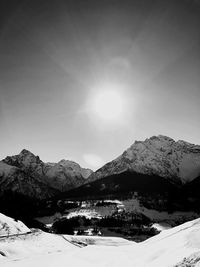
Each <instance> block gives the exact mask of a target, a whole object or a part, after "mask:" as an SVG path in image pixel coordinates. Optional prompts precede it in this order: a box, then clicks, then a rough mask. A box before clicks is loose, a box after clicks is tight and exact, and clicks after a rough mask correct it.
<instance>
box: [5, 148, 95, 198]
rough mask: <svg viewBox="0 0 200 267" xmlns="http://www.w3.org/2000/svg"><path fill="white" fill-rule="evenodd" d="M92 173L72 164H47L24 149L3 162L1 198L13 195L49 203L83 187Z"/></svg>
mask: <svg viewBox="0 0 200 267" xmlns="http://www.w3.org/2000/svg"><path fill="white" fill-rule="evenodd" d="M91 173H92V171H91V170H89V169H84V168H81V167H80V165H79V164H77V163H75V162H72V161H69V160H61V161H60V162H58V163H44V162H43V161H41V160H40V158H39V157H38V156H35V155H34V154H33V153H31V152H30V151H28V150H25V149H24V150H22V151H21V153H20V154H19V155H15V156H8V157H6V158H5V159H4V160H2V161H0V195H2V194H3V193H4V192H6V191H12V192H17V193H20V194H23V195H26V196H29V197H31V198H36V199H46V198H50V197H52V196H54V195H56V194H58V193H59V192H63V191H67V190H69V189H72V188H75V187H77V186H79V185H81V184H82V183H83V182H84V181H85V179H86V178H87V177H88V176H89V175H90V174H91Z"/></svg>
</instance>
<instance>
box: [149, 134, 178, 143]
mask: <svg viewBox="0 0 200 267" xmlns="http://www.w3.org/2000/svg"><path fill="white" fill-rule="evenodd" d="M146 140H163V141H169V142H175V141H174V139H172V138H171V137H169V136H166V135H162V134H159V135H154V136H151V137H150V138H149V139H146ZM146 140H145V141H146Z"/></svg>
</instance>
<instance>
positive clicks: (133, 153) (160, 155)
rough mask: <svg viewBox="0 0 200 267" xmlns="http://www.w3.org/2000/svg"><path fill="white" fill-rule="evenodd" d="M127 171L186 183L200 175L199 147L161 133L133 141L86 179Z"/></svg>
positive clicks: (90, 179) (91, 179) (92, 179)
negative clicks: (117, 155)
mask: <svg viewBox="0 0 200 267" xmlns="http://www.w3.org/2000/svg"><path fill="white" fill-rule="evenodd" d="M127 170H129V171H134V172H138V173H142V174H147V175H158V176H160V177H164V178H167V179H170V180H172V181H174V182H178V183H187V182H189V181H192V180H193V179H195V178H196V177H198V176H199V175H200V146H198V145H193V144H190V143H188V142H185V141H177V142H176V141H175V140H173V139H172V138H170V137H167V136H164V135H158V136H152V137H150V138H148V139H146V140H145V141H135V142H134V144H133V145H131V146H130V147H129V148H128V149H127V150H125V151H124V152H123V154H122V155H121V156H119V157H118V158H116V159H115V160H113V161H111V162H109V163H107V164H106V165H104V166H103V167H102V168H100V169H99V170H97V171H96V172H95V173H93V174H92V175H91V176H90V177H89V179H88V180H87V182H89V181H94V180H97V179H100V178H102V177H106V176H109V175H113V174H118V173H121V172H124V171H127Z"/></svg>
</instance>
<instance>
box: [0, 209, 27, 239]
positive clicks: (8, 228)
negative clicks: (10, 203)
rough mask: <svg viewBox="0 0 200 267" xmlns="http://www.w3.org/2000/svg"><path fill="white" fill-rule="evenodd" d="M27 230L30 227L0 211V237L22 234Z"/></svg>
mask: <svg viewBox="0 0 200 267" xmlns="http://www.w3.org/2000/svg"><path fill="white" fill-rule="evenodd" d="M28 232H30V229H29V228H28V227H26V225H25V224H23V223H22V222H21V221H15V220H14V219H12V218H10V217H8V216H5V215H4V214H2V213H0V237H2V236H9V235H15V234H24V233H28Z"/></svg>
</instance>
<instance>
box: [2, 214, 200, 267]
mask: <svg viewBox="0 0 200 267" xmlns="http://www.w3.org/2000/svg"><path fill="white" fill-rule="evenodd" d="M0 219H1V218H0ZM2 225H3V224H2ZM8 227H9V225H8ZM23 229H25V228H23ZM25 230H26V229H25ZM25 230H24V231H25ZM0 266H5V267H33V266H34V267H35V266H37V267H40V266H41V267H42V266H46V267H47V266H48V267H57V266H59V267H64V266H67V267H80V266H87V267H108V266H115V267H118V266H123V267H129V266H132V267H167V266H181V267H186V266H187V267H189V266H192V267H193V266H200V219H196V220H193V221H190V222H187V223H185V224H182V225H180V226H178V227H174V228H172V229H169V230H164V231H163V232H161V233H160V234H159V235H157V236H154V237H152V238H150V239H148V240H146V241H144V242H141V243H135V242H131V241H127V240H125V239H122V238H116V237H112V238H109V237H94V236H93V237H87V236H69V235H55V234H48V233H44V232H42V231H34V232H32V233H28V234H25V232H22V233H21V232H20V233H19V235H18V236H12V237H11V236H10V237H4V236H3V235H2V236H1V237H0Z"/></svg>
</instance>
